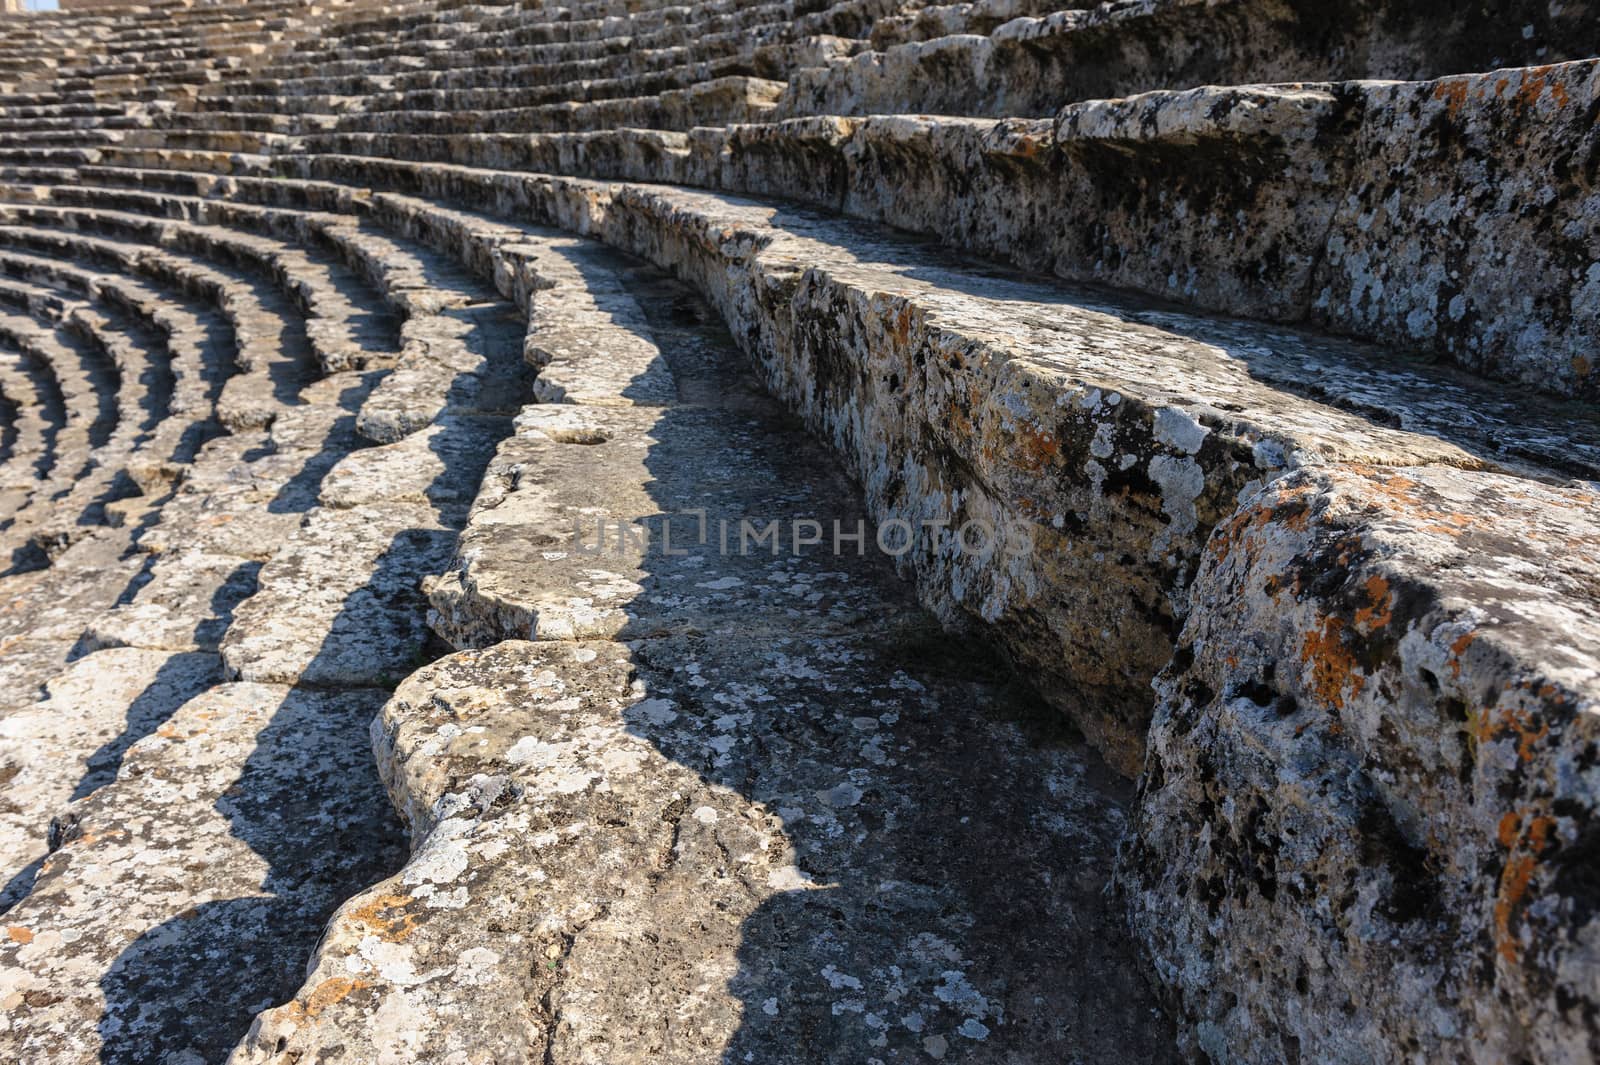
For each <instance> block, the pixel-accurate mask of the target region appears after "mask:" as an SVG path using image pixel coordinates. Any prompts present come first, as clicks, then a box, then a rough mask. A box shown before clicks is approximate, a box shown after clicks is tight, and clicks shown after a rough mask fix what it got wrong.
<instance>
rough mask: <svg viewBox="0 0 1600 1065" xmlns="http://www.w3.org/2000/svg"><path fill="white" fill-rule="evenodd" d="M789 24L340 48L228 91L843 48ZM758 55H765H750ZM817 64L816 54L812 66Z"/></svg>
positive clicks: (437, 81)
mask: <svg viewBox="0 0 1600 1065" xmlns="http://www.w3.org/2000/svg"><path fill="white" fill-rule="evenodd" d="M792 26H793V24H792V23H785V22H774V23H771V24H770V25H768V26H764V27H760V28H758V29H755V30H754V31H748V30H726V31H711V32H703V31H701V30H700V29H699V28H696V27H683V28H673V29H671V30H668V31H664V32H658V33H652V34H643V35H639V36H632V37H608V38H603V39H601V40H596V41H583V42H572V43H560V44H550V45H527V46H520V47H506V45H505V44H504V42H503V41H501V40H499V39H495V40H493V41H492V42H491V43H490V44H489V45H487V46H485V47H481V48H480V47H466V46H464V45H463V44H460V43H452V45H451V47H449V48H448V49H436V48H429V49H426V50H424V51H422V52H421V53H420V54H415V55H405V54H401V53H396V52H394V51H393V49H392V48H384V47H381V46H380V48H379V49H376V50H374V51H375V52H377V54H371V55H363V56H362V57H361V58H355V55H356V54H357V53H356V51H353V50H348V49H344V48H341V49H340V51H339V52H338V53H336V56H337V57H338V58H336V57H335V56H328V57H320V56H319V57H315V58H308V57H302V56H296V57H294V58H293V59H292V60H291V61H290V62H287V63H284V64H281V65H275V66H272V67H267V68H263V69H262V70H261V71H260V72H259V75H258V76H257V77H255V78H252V79H249V80H245V81H241V82H239V83H237V84H236V85H229V86H228V88H229V91H231V92H234V93H239V94H245V95H249V94H264V95H266V94H270V95H279V96H299V95H304V94H322V93H331V94H335V95H340V94H360V93H369V92H391V91H396V90H408V89H426V88H433V89H475V88H476V89H481V88H495V87H500V88H507V87H521V86H530V85H554V84H561V83H563V82H570V81H577V80H580V79H583V78H593V77H599V78H616V77H620V76H623V75H626V74H630V73H647V72H651V71H657V70H662V69H666V68H670V67H676V66H682V65H684V64H687V63H694V62H706V61H708V60H714V59H721V58H726V57H729V56H735V55H744V56H747V57H750V58H751V59H752V61H753V62H755V63H756V64H758V65H766V66H768V67H769V68H772V69H777V68H781V67H785V66H786V64H785V62H784V60H783V59H781V58H779V57H781V56H783V55H784V54H785V52H786V51H787V50H794V49H806V48H813V49H814V48H815V47H816V46H815V45H814V44H813V43H812V42H816V41H822V40H831V41H837V42H840V43H839V44H836V45H834V46H833V47H832V49H831V50H832V51H834V53H835V55H837V54H839V50H840V49H841V48H846V47H850V46H849V45H848V42H844V41H843V40H842V39H840V38H830V37H826V36H822V35H819V36H816V37H809V38H808V37H800V36H797V35H796V33H795V31H794V30H793V29H792V28H791V27H792ZM760 56H770V57H772V58H766V59H759V58H756V57H760ZM821 61H822V59H821V57H820V56H818V57H817V58H816V59H815V61H814V63H813V65H815V64H816V63H820V62H821Z"/></svg>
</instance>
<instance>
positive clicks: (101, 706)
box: [0, 648, 222, 910]
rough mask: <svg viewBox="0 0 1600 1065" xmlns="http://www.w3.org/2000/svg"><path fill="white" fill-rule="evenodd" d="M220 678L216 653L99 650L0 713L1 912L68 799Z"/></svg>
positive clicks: (108, 773)
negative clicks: (35, 698) (29, 700)
mask: <svg viewBox="0 0 1600 1065" xmlns="http://www.w3.org/2000/svg"><path fill="white" fill-rule="evenodd" d="M7 657H8V658H9V657H10V652H9V651H8V652H7ZM58 668H59V667H58ZM221 678H222V664H221V662H220V661H218V659H217V657H216V655H209V654H182V653H179V654H169V653H165V652H161V651H144V650H135V649H132V648H118V649H114V650H107V651H100V652H97V653H94V654H90V655H86V656H84V657H82V658H79V659H77V660H75V661H74V662H72V663H71V664H70V665H67V666H66V667H65V668H63V669H62V670H61V672H60V673H58V674H56V675H55V676H54V677H52V678H51V679H50V680H49V681H47V682H46V683H45V685H44V689H45V691H44V698H42V699H41V700H40V701H39V702H37V703H34V704H32V705H31V706H25V707H17V708H15V709H11V710H8V711H7V712H6V713H5V715H4V716H3V717H0V751H3V752H4V753H0V910H6V909H10V908H11V906H12V905H13V904H15V903H16V902H17V901H18V900H19V899H20V898H21V897H22V895H23V894H25V893H26V891H27V889H28V888H29V887H30V886H31V885H32V883H33V878H32V875H31V872H30V869H31V867H32V865H33V863H35V862H37V861H38V860H40V859H43V858H44V857H45V856H46V854H47V853H48V850H49V846H48V840H49V837H50V831H51V828H50V826H51V821H52V819H53V818H54V817H55V815H56V814H57V813H59V812H60V811H61V810H63V809H64V808H65V807H66V805H67V802H68V801H69V800H71V799H75V798H80V797H82V796H84V795H86V794H88V793H89V792H91V791H93V790H94V789H95V788H97V787H99V786H101V785H102V784H106V783H109V782H110V780H111V779H112V778H113V777H114V776H115V775H116V771H117V766H118V764H119V763H120V762H121V759H122V756H123V752H125V751H126V750H127V748H128V747H129V746H130V745H131V744H132V743H133V741H134V740H136V739H138V738H139V737H140V736H143V735H147V734H148V733H150V732H152V731H154V730H155V729H156V728H157V727H159V726H160V725H161V723H162V721H163V720H164V719H165V717H166V715H168V714H170V713H171V712H172V711H173V710H174V709H176V708H177V707H178V706H180V705H182V704H183V703H184V702H186V701H187V700H188V699H189V698H190V697H191V696H194V695H197V694H199V693H200V692H201V691H204V690H205V689H206V688H208V687H210V686H211V685H213V684H215V683H216V682H217V681H219V680H220V679H221Z"/></svg>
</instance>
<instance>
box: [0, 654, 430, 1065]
mask: <svg viewBox="0 0 1600 1065" xmlns="http://www.w3.org/2000/svg"><path fill="white" fill-rule="evenodd" d="M100 653H101V654H125V653H127V652H116V651H109V652H100ZM382 699H383V693H381V692H372V691H353V692H341V693H330V692H309V691H304V690H293V689H289V688H284V687H280V686H271V685H256V684H228V685H222V686H219V687H215V688H212V689H211V690H209V691H207V692H204V693H202V694H199V695H197V696H195V697H194V698H192V699H190V700H189V701H188V702H186V703H184V704H183V705H182V706H181V707H177V708H175V709H173V710H172V712H171V713H170V716H169V717H167V718H166V720H165V722H164V723H163V724H161V726H160V727H159V728H158V729H156V730H155V731H154V732H151V733H149V734H147V735H145V736H144V737H143V738H142V739H140V740H139V742H138V743H136V744H134V745H133V746H132V747H131V748H130V749H129V750H128V752H127V755H126V758H125V759H124V761H123V765H122V769H121V772H120V774H119V775H118V778H117V780H116V781H115V782H114V783H111V784H108V785H107V786H105V787H102V788H100V789H99V790H98V791H96V792H94V793H93V794H91V795H89V796H88V797H87V798H85V799H83V800H81V801H80V802H77V803H74V804H73V805H72V806H71V807H69V808H68V809H67V810H66V811H64V812H63V813H62V814H61V816H60V817H59V818H58V819H57V821H56V825H55V828H54V829H53V836H54V837H55V839H54V842H55V843H56V847H55V849H54V850H53V851H52V853H51V854H50V857H49V858H48V859H46V861H45V862H44V864H43V867H42V868H41V869H40V871H39V874H38V880H37V882H36V883H35V884H34V885H33V890H32V891H31V892H30V893H29V894H28V896H27V897H26V898H24V899H23V900H22V901H21V902H19V903H17V905H16V906H14V907H13V908H12V909H11V910H10V911H9V912H8V913H7V914H6V917H5V920H6V925H7V933H6V935H5V936H4V937H3V938H0V1004H3V1009H0V1057H3V1058H4V1059H5V1060H7V1061H19V1062H21V1061H29V1062H32V1061H49V1062H60V1063H63V1065H75V1063H80V1062H81V1063H85V1065H87V1063H89V1062H103V1063H116V1065H142V1063H145V1062H149V1061H151V1060H169V1061H217V1060H220V1059H221V1058H222V1057H224V1056H225V1055H226V1053H227V1051H228V1048H229V1047H230V1046H231V1045H232V1044H233V1043H234V1042H235V1041H236V1040H237V1039H238V1038H239V1037H240V1035H242V1034H243V1031H244V1029H245V1026H246V1024H247V1023H248V1018H249V1016H250V1013H251V1011H252V1010H253V1009H255V1008H256V1007H257V1006H258V1005H259V1004H260V1003H261V1002H262V1000H263V999H265V1000H267V1001H272V1000H275V999H280V998H282V997H285V996H287V995H288V994H289V993H290V992H291V991H292V989H293V987H294V983H295V981H296V980H297V979H298V973H297V969H298V967H299V964H300V962H301V960H302V959H303V958H304V957H305V956H306V955H307V953H308V952H309V950H310V948H311V946H312V944H313V943H314V941H315V938H316V934H317V929H318V928H319V927H320V926H321V924H322V922H323V921H324V920H325V919H326V917H327V916H328V914H329V913H330V912H331V911H332V910H333V908H334V907H335V905H336V904H337V903H338V902H339V900H341V899H343V898H345V897H347V896H348V895H349V894H350V892H351V891H352V890H354V889H355V888H356V887H357V886H358V885H361V884H367V883H371V882H372V881H373V880H375V879H377V878H379V877H381V876H383V875H384V874H385V873H386V872H387V871H388V870H389V869H391V868H393V862H394V859H395V858H397V857H399V854H398V853H397V851H401V850H403V848H402V847H400V846H399V843H400V840H399V833H398V826H396V825H395V824H394V823H393V814H392V812H390V811H389V810H388V809H387V808H386V804H385V803H384V801H383V797H382V791H381V788H380V786H379V784H378V781H377V779H376V774H374V773H373V771H372V768H371V755H370V753H369V752H368V750H367V748H366V744H365V743H364V742H363V736H364V734H365V732H366V729H367V724H368V722H369V721H370V719H371V716H372V714H373V713H374V712H375V711H376V710H377V708H378V707H379V706H380V705H381V703H382Z"/></svg>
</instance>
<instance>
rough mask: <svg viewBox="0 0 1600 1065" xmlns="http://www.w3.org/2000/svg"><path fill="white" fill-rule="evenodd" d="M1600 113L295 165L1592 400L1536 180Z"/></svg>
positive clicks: (1149, 114)
mask: <svg viewBox="0 0 1600 1065" xmlns="http://www.w3.org/2000/svg"><path fill="white" fill-rule="evenodd" d="M1596 99H1600V63H1596V62H1594V61H1587V62H1581V63H1570V64H1565V65H1562V66H1558V67H1549V68H1533V69H1527V70H1508V71H1500V72H1496V73H1493V74H1481V75H1467V76H1462V77H1458V78H1448V79H1443V80H1440V81H1437V82H1422V83H1408V84H1400V85H1393V84H1383V83H1372V82H1355V83H1343V84H1329V85H1307V86H1292V87H1245V88H1205V89H1197V90H1193V91H1190V92H1160V93H1151V94H1148V95H1145V96H1139V97H1134V98H1131V99H1126V100H1109V101H1095V102H1090V103H1083V104H1076V105H1072V106H1070V107H1067V108H1066V109H1064V110H1062V111H1061V112H1060V113H1059V114H1058V115H1057V116H1056V117H1055V118H1054V119H1039V120H1003V121H995V120H987V119H972V118H959V117H932V116H906V115H896V116H877V117H865V118H839V117H832V116H823V117H816V118H808V119H794V120H790V121H785V122H777V123H763V124H753V125H736V126H732V127H728V128H700V129H694V130H691V131H689V132H688V133H687V134H681V135H680V134H677V133H672V132H663V131H655V130H616V131H604V132H584V133H572V134H545V135H539V134H533V135H529V134H504V135H493V136H484V137H473V136H436V137H419V136H411V135H406V134H400V133H371V134H367V133H363V134H330V135H322V136H312V137H308V138H306V140H305V148H306V149H307V150H309V151H311V152H328V153H336V154H337V153H346V154H372V155H382V156H390V157H404V158H408V159H424V160H433V161H438V162H449V163H455V164H459V165H466V166H474V167H484V168H489V169H533V170H537V171H540V172H543V173H558V174H572V175H576V176H585V177H594V178H602V179H607V180H621V181H650V182H669V183H678V184H689V185H697V186H702V187H707V188H715V189H720V190H726V191H729V192H736V193H748V194H754V195H762V196H777V197H783V198H787V199H792V200H796V201H799V202H802V203H808V204H812V205H816V206H821V207H825V208H827V209H829V210H837V211H842V212H843V213H846V214H849V215H852V216H855V217H861V218H867V219H872V220H874V221H882V222H887V223H889V224H891V225H894V226H897V227H899V228H902V229H908V230H911V231H913V232H918V233H925V234H928V235H931V236H935V237H938V238H939V239H941V240H943V241H945V242H946V243H949V244H951V245H953V246H956V247H960V248H962V249H965V250H968V251H973V252H977V253H980V254H986V255H992V256H996V257H998V258H1003V259H1005V260H1007V261H1009V262H1011V263H1013V264H1014V265H1017V266H1021V267H1024V268H1027V269H1031V270H1042V271H1046V272H1049V273H1053V274H1055V275H1057V276H1060V277H1064V278H1068V279H1071V280H1081V281H1094V282H1103V283H1108V284H1112V285H1115V286H1117V287H1119V288H1125V289H1132V290H1135V291H1141V292H1145V293H1149V294H1151V295H1155V296H1160V297H1162V298H1167V299H1174V300H1179V301H1182V302H1185V303H1190V304H1194V305H1198V306H1200V307H1203V308H1207V309H1210V310H1218V311H1224V312H1227V313H1231V314H1242V315H1248V316H1251V317H1260V318H1266V319H1271V320H1277V321H1285V322H1307V323H1311V324H1314V325H1316V326H1318V327H1321V328H1325V329H1330V330H1333V331H1335V332H1340V333H1345V334H1348V335H1352V336H1356V337H1359V338H1363V339H1369V340H1376V341H1381V342H1383V343H1387V344H1393V345H1396V346H1401V347H1405V348H1409V349H1412V350H1415V351H1418V352H1422V353H1431V354H1436V355H1440V356H1443V357H1445V358H1449V359H1451V360H1453V361H1456V362H1458V363H1460V364H1462V365H1464V366H1467V367H1469V368H1470V369H1472V370H1474V371H1475V372H1479V373H1483V374H1486V375H1489V376H1493V377H1498V378H1502V379H1507V380H1512V381H1515V382H1517V383H1519V384H1522V385H1524V386H1527V387H1532V388H1538V389H1541V390H1545V391H1550V392H1556V393H1560V394H1565V395H1576V396H1581V397H1584V398H1586V399H1594V398H1595V397H1596V396H1597V395H1600V392H1597V389H1600V374H1597V372H1596V369H1595V362H1594V358H1593V354H1592V353H1593V349H1594V348H1595V345H1596V343H1597V339H1600V281H1597V280H1596V279H1595V278H1591V277H1590V276H1589V275H1590V273H1591V272H1593V271H1594V270H1595V269H1596V267H1595V265H1594V262H1593V261H1592V259H1593V257H1592V255H1591V250H1592V248H1593V246H1594V245H1595V243H1596V241H1597V240H1600V232H1597V231H1596V228H1595V223H1594V221H1593V218H1594V217H1595V211H1594V210H1593V206H1594V205H1593V204H1592V203H1591V202H1590V201H1591V199H1592V197H1591V196H1590V194H1589V192H1588V191H1587V186H1586V185H1584V184H1583V183H1582V182H1581V181H1568V182H1562V183H1559V184H1557V185H1555V186H1551V185H1550V183H1549V182H1548V180H1547V177H1546V175H1547V174H1548V173H1549V172H1550V170H1551V168H1552V167H1557V168H1558V167H1559V166H1560V165H1561V160H1563V159H1565V158H1568V157H1569V155H1570V153H1572V152H1574V151H1576V152H1579V153H1580V154H1581V153H1582V152H1583V151H1586V150H1587V149H1586V148H1584V147H1583V146H1584V145H1589V144H1592V143H1594V142H1595V138H1596V134H1595V132H1594V129H1593V124H1592V123H1591V122H1590V121H1589V119H1588V114H1589V111H1590V109H1591V107H1592V105H1593V103H1594V101H1595V100H1596ZM280 165H281V164H280ZM1397 175H1398V176H1397ZM1486 198H1489V199H1492V200H1493V201H1494V206H1493V208H1492V209H1485V210H1483V211H1481V212H1478V213H1475V214H1474V215H1473V223H1472V225H1471V226H1463V225H1461V224H1459V222H1458V221H1455V220H1454V219H1456V218H1457V215H1456V212H1455V211H1454V210H1449V211H1444V210H1443V209H1444V208H1445V206H1446V205H1448V204H1451V203H1460V202H1463V201H1465V202H1483V201H1484V200H1485V199H1486ZM1441 211H1443V213H1441Z"/></svg>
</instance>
